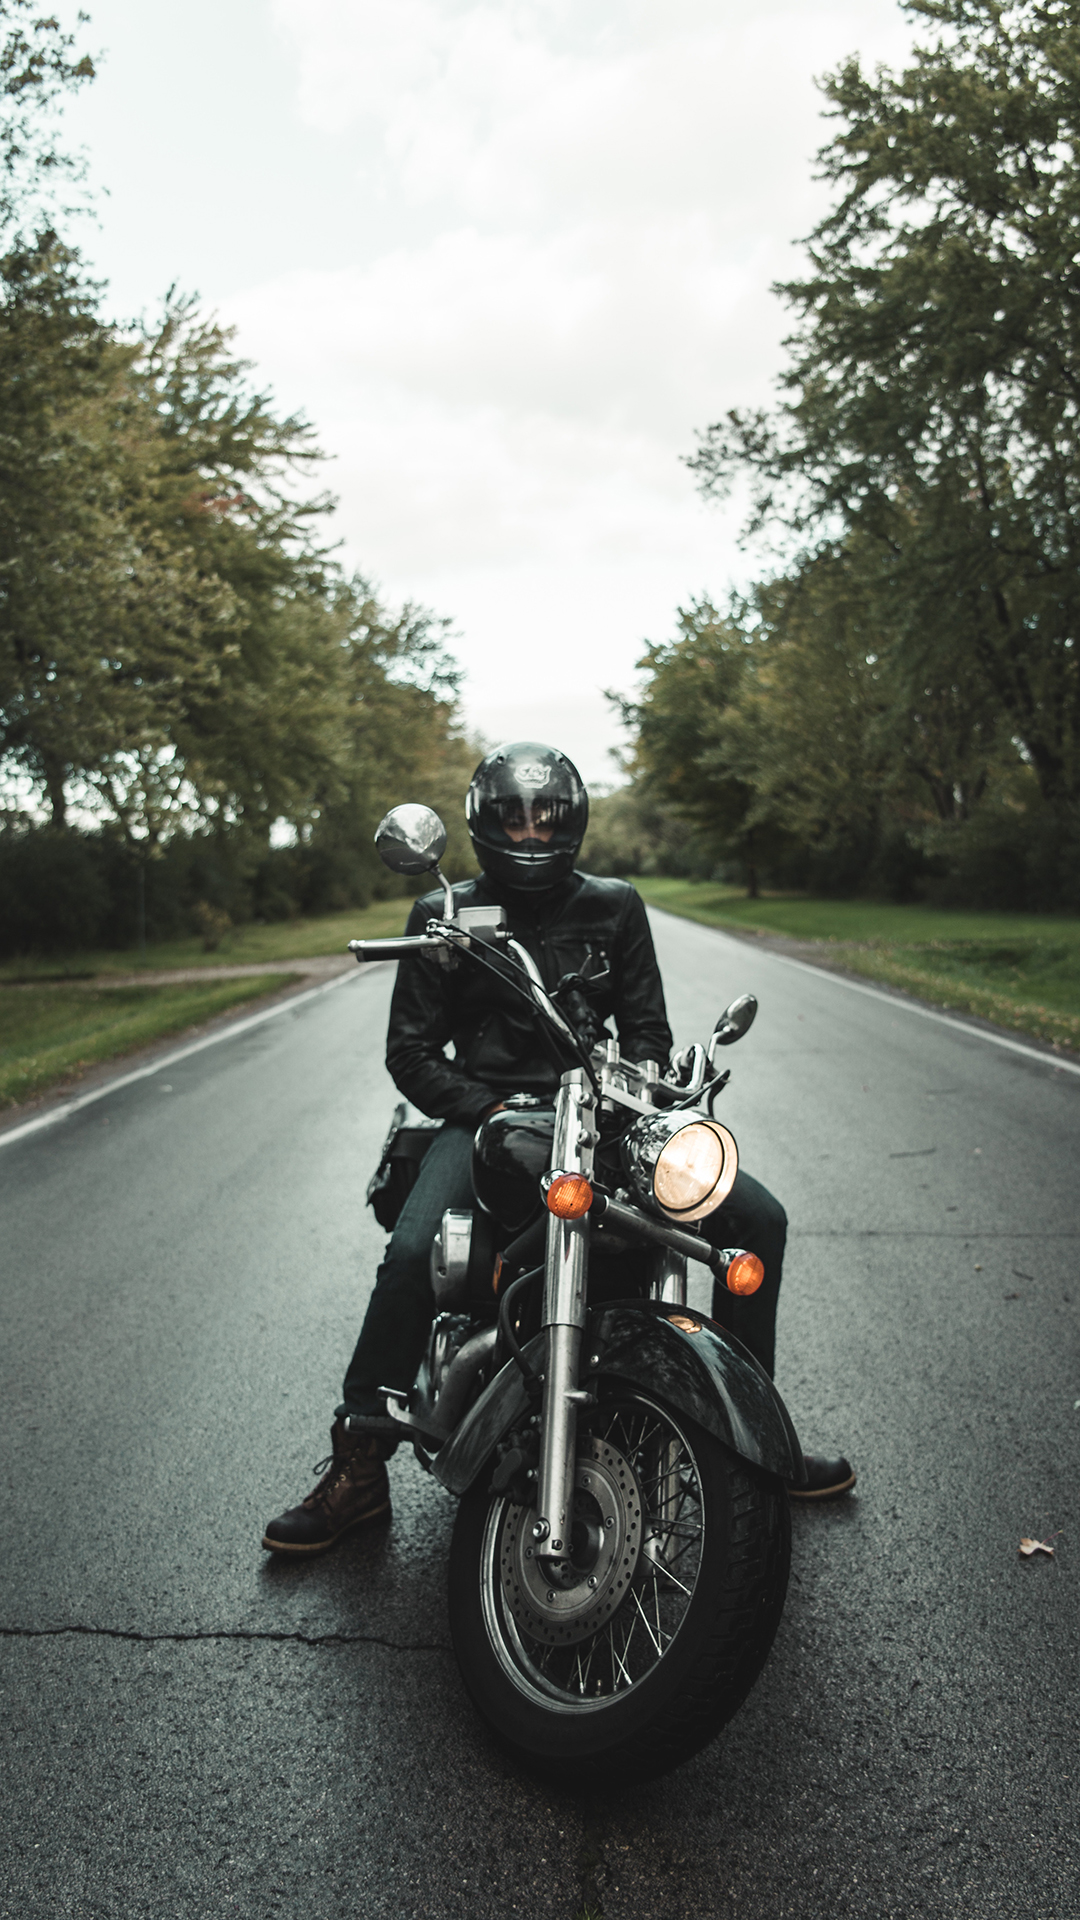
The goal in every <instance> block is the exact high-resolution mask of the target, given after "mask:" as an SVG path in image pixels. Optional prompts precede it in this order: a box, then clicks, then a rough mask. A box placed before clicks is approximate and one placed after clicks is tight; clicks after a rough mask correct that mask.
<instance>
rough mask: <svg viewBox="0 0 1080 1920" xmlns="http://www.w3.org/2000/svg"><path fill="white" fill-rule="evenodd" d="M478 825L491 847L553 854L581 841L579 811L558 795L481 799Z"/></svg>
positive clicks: (541, 794) (512, 795) (516, 794)
mask: <svg viewBox="0 0 1080 1920" xmlns="http://www.w3.org/2000/svg"><path fill="white" fill-rule="evenodd" d="M476 811H477V815H478V819H477V825H478V826H479V828H480V831H481V834H482V837H483V838H484V840H485V841H486V842H487V844H488V845H495V846H497V845H499V844H500V842H501V844H502V845H503V846H508V847H521V848H522V849H523V850H525V851H532V852H538V851H540V849H541V848H550V849H551V850H552V851H553V852H556V851H558V850H560V849H561V848H563V847H569V846H573V845H575V844H576V842H577V841H578V840H579V839H580V827H579V825H578V820H577V814H578V809H577V808H576V807H575V806H574V805H573V803H572V802H571V801H568V800H562V799H559V798H558V797H557V796H556V795H554V794H544V793H538V794H518V793H513V794H503V795H499V796H498V797H497V798H492V799H490V800H488V799H484V800H481V802H480V805H479V807H478V808H477V810H476Z"/></svg>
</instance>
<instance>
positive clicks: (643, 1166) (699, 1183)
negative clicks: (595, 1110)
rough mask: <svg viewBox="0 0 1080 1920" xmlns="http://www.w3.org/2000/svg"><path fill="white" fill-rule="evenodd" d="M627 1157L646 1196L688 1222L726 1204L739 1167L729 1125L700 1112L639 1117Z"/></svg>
mask: <svg viewBox="0 0 1080 1920" xmlns="http://www.w3.org/2000/svg"><path fill="white" fill-rule="evenodd" d="M623 1156H624V1161H625V1163H626V1166H627V1169H628V1171H629V1172H630V1173H631V1175H632V1177H633V1180H634V1184H635V1186H636V1187H637V1189H638V1192H639V1193H640V1194H641V1197H642V1199H643V1200H646V1201H651V1202H652V1204H653V1206H655V1207H658V1208H659V1209H660V1211H661V1212H662V1213H664V1214H666V1215H667V1217H668V1219H669V1220H677V1221H679V1222H680V1223H687V1224H689V1223H692V1222H693V1221H695V1220H704V1219H705V1217H706V1215H707V1214H710V1213H715V1211H716V1209H717V1207H720V1206H723V1204H724V1201H725V1200H726V1199H727V1197H728V1194H729V1193H730V1192H731V1189H732V1186H733V1185H734V1182H735V1175H736V1173H737V1171H738V1167H739V1153H738V1148H737V1147H736V1145H735V1142H734V1140H733V1139H732V1137H731V1135H730V1133H729V1132H728V1130H727V1128H726V1127H723V1126H721V1125H720V1122H719V1121H718V1120H707V1119H706V1118H705V1116H704V1115H703V1114H699V1113H687V1114H673V1113H670V1114H659V1113H658V1114H655V1115H650V1116H649V1118H648V1119H647V1120H639V1121H637V1122H636V1123H635V1125H634V1126H633V1127H632V1128H631V1129H630V1133H629V1134H628V1135H627V1137H626V1138H625V1140H624V1142H623Z"/></svg>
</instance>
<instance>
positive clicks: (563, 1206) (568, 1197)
mask: <svg viewBox="0 0 1080 1920" xmlns="http://www.w3.org/2000/svg"><path fill="white" fill-rule="evenodd" d="M544 1199H545V1201H546V1202H547V1208H548V1212H549V1213H553V1214H554V1215H555V1218H556V1219H557V1220H580V1219H581V1218H582V1215H583V1214H586V1213H588V1211H589V1208H590V1207H591V1206H592V1203H593V1190H592V1187H591V1186H590V1184H589V1182H588V1180H586V1178H585V1175H584V1174H583V1173H553V1174H551V1175H550V1177H549V1180H548V1185H547V1189H546V1191H545V1194H544Z"/></svg>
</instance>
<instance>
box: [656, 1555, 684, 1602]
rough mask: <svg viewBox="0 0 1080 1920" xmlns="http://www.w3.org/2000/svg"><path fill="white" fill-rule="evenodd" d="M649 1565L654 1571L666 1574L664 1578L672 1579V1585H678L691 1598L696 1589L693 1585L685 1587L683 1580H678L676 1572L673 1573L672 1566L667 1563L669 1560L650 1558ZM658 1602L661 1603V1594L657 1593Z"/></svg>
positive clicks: (681, 1591) (680, 1590)
mask: <svg viewBox="0 0 1080 1920" xmlns="http://www.w3.org/2000/svg"><path fill="white" fill-rule="evenodd" d="M649 1565H650V1567H651V1568H652V1570H653V1572H654V1573H662V1574H663V1576H664V1578H665V1580H670V1581H671V1584H672V1586H673V1587H678V1589H679V1592H680V1593H685V1595H686V1597H687V1599H688V1600H689V1598H690V1596H691V1594H692V1593H693V1591H694V1589H693V1587H684V1586H683V1583H682V1581H681V1580H677V1579H676V1578H675V1575H674V1574H673V1573H672V1571H671V1568H670V1567H669V1566H668V1564H667V1561H666V1560H650V1561H649ZM656 1603H657V1606H659V1604H660V1596H659V1594H657V1602H656Z"/></svg>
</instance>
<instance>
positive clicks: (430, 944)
mask: <svg viewBox="0 0 1080 1920" xmlns="http://www.w3.org/2000/svg"><path fill="white" fill-rule="evenodd" d="M446 945H447V942H446V941H445V940H444V939H442V937H441V936H440V935H439V934H437V933H403V934H402V935H401V937H400V939H397V940H350V941H349V952H350V953H351V954H352V957H353V959H354V960H357V961H363V960H404V959H405V958H406V956H407V955H408V954H410V953H434V952H435V951H436V950H437V949H438V948H440V947H442V948H445V947H446Z"/></svg>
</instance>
